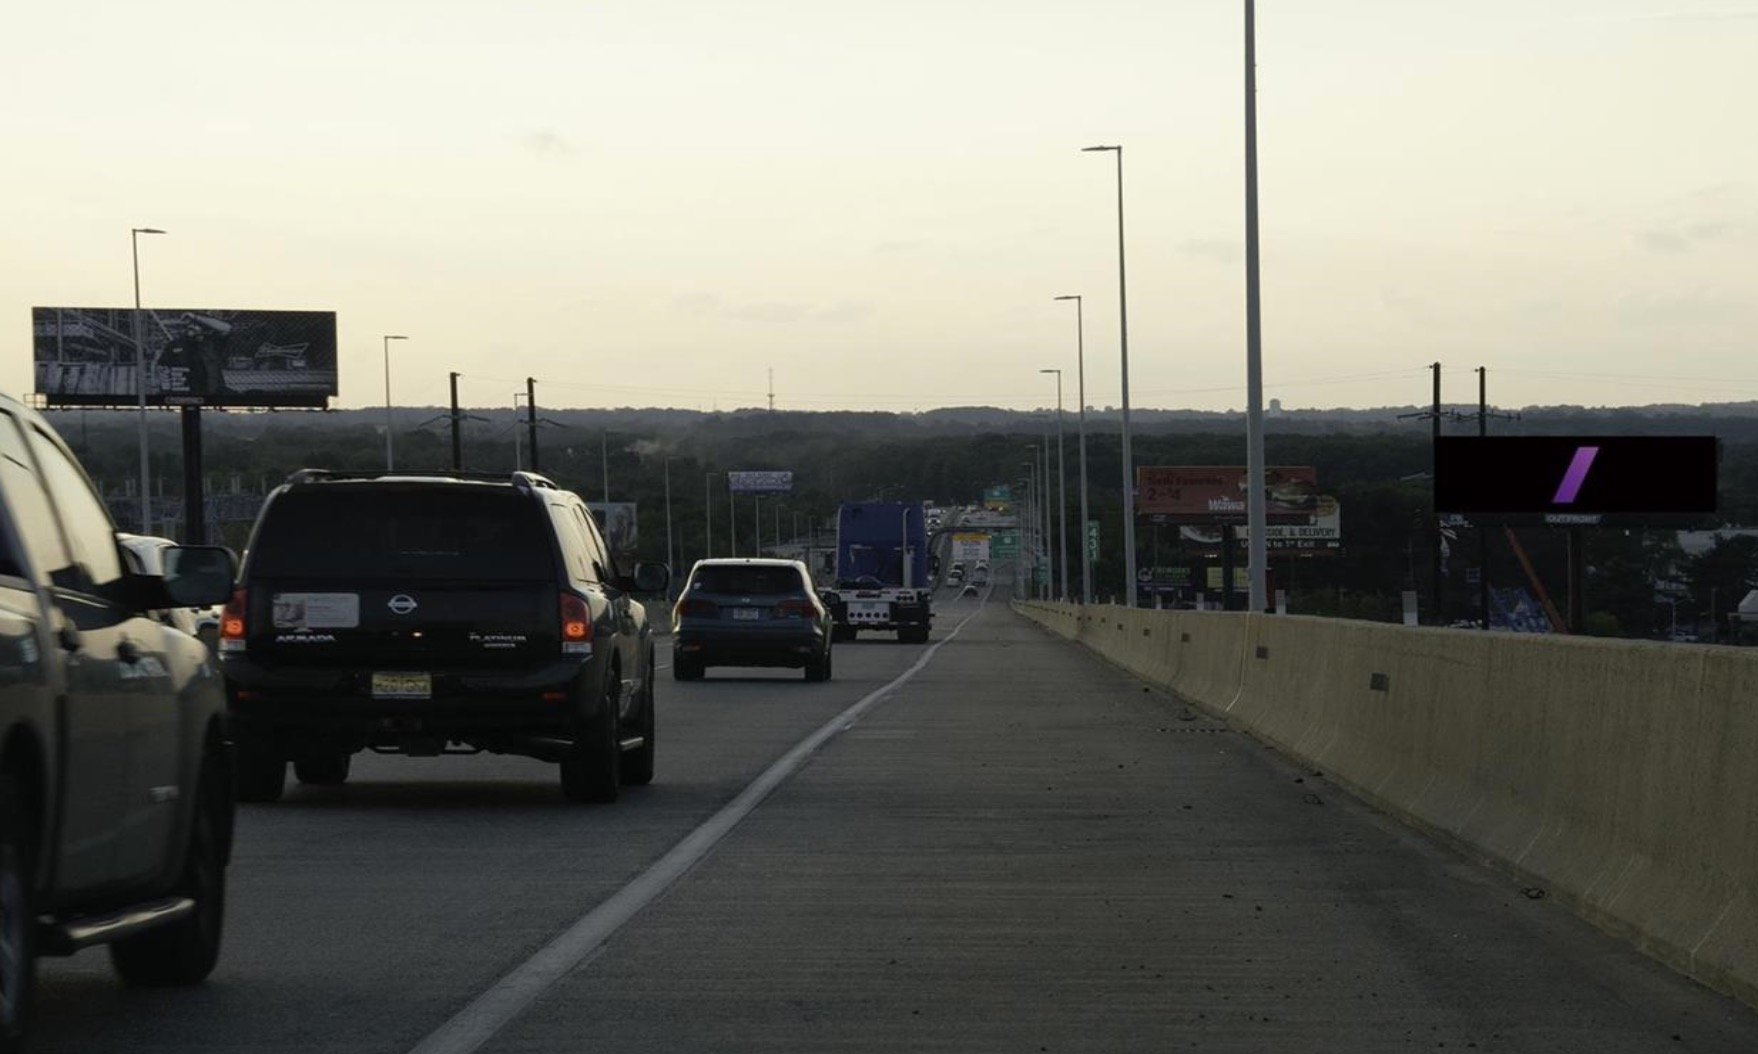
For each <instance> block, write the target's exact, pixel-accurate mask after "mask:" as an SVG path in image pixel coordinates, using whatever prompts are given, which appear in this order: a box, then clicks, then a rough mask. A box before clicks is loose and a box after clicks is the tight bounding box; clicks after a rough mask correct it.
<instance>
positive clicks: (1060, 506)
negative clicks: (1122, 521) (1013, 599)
mask: <svg viewBox="0 0 1758 1054" xmlns="http://www.w3.org/2000/svg"><path fill="white" fill-rule="evenodd" d="M1038 372H1039V373H1054V374H1055V375H1056V512H1057V515H1058V517H1059V518H1060V520H1061V526H1060V528H1059V530H1060V531H1061V535H1060V537H1061V545H1062V547H1061V549H1059V550H1058V551H1057V556H1058V557H1059V558H1060V559H1059V561H1058V562H1059V563H1060V565H1061V569H1062V570H1061V575H1062V578H1061V583H1062V594H1061V599H1062V601H1063V603H1067V602H1068V465H1067V462H1066V461H1065V459H1064V456H1063V455H1064V454H1065V453H1066V451H1065V449H1064V437H1063V426H1062V371H1061V370H1039V371H1038ZM1083 533H1084V529H1083Z"/></svg>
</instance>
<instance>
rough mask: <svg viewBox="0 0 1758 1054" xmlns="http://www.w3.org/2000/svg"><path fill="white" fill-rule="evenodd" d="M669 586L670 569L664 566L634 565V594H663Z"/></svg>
mask: <svg viewBox="0 0 1758 1054" xmlns="http://www.w3.org/2000/svg"><path fill="white" fill-rule="evenodd" d="M670 584H671V568H669V567H667V566H665V565H664V564H636V565H635V592H637V593H663V592H665V587H666V586H668V585H670Z"/></svg>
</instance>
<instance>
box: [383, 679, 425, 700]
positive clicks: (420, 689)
mask: <svg viewBox="0 0 1758 1054" xmlns="http://www.w3.org/2000/svg"><path fill="white" fill-rule="evenodd" d="M372 697H373V698H374V699H431V698H433V674H431V673H375V674H373V675H372Z"/></svg>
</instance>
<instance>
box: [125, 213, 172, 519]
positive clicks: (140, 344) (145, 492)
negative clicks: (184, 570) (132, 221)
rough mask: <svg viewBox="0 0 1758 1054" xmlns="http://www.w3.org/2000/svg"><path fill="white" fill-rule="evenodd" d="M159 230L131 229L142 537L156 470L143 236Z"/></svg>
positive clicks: (149, 516) (149, 511) (151, 507)
mask: <svg viewBox="0 0 1758 1054" xmlns="http://www.w3.org/2000/svg"><path fill="white" fill-rule="evenodd" d="M163 233H165V232H164V231H162V230H159V229H158V228H157V227H131V228H129V230H128V248H129V251H130V252H131V254H132V255H133V257H134V387H135V395H136V396H138V398H139V401H140V533H142V534H151V533H153V512H152V509H153V480H152V468H151V466H150V465H149V464H148V463H147V425H146V390H147V369H146V343H145V342H144V341H143V340H142V339H141V336H140V236H141V235H143V234H163Z"/></svg>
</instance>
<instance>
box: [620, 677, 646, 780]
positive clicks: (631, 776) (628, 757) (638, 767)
mask: <svg viewBox="0 0 1758 1054" xmlns="http://www.w3.org/2000/svg"><path fill="white" fill-rule="evenodd" d="M641 695H642V699H641V723H640V726H639V727H640V731H641V745H640V746H639V747H636V748H635V749H634V750H631V751H629V752H628V753H626V754H624V755H623V757H622V761H621V766H622V767H621V769H620V770H619V773H618V774H619V776H620V777H621V779H622V783H623V786H625V787H645V786H647V784H649V783H652V782H653V746H654V743H653V731H654V724H655V715H654V713H653V660H652V659H651V658H649V659H648V660H647V686H646V687H645V688H644V689H642V691H641Z"/></svg>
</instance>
